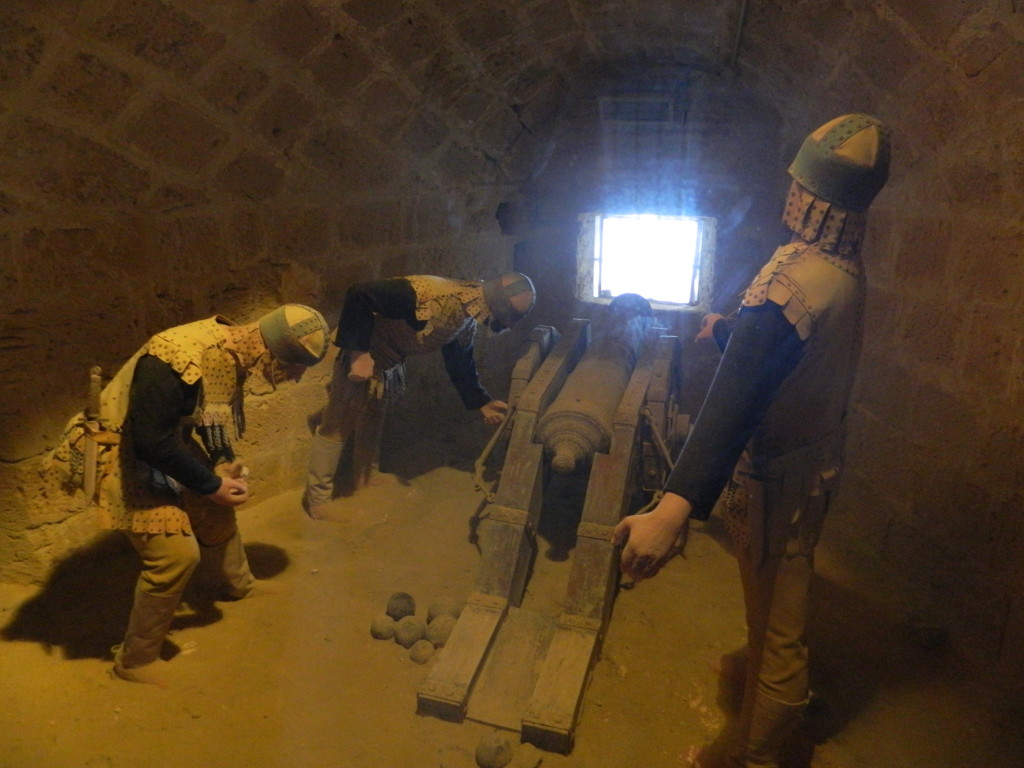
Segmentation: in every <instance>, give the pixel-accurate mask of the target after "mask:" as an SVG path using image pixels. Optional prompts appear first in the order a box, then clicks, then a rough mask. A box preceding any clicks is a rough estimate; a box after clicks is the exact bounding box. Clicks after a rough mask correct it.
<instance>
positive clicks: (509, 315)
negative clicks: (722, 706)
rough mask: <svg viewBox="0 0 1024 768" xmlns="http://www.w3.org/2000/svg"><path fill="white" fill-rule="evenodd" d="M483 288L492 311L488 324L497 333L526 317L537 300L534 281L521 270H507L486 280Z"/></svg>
mask: <svg viewBox="0 0 1024 768" xmlns="http://www.w3.org/2000/svg"><path fill="white" fill-rule="evenodd" d="M483 289H484V303H486V304H487V308H488V309H489V310H490V311H491V317H490V319H489V320H488V321H487V326H488V327H489V328H490V329H491V330H492V331H494V332H495V333H501V332H502V331H504V330H506V329H507V328H509V327H511V326H512V325H513V324H514V323H516V322H518V321H520V320H522V319H523V318H524V317H526V316H527V315H528V314H529V313H530V310H531V309H533V305H534V304H535V303H536V301H537V291H536V290H535V289H534V287H533V281H532V280H531V279H530V278H528V277H527V276H526V275H524V274H522V273H520V272H507V273H505V274H504V275H502V276H501V277H495V278H492V279H491V280H485V281H484V284H483ZM513 302H514V303H513Z"/></svg>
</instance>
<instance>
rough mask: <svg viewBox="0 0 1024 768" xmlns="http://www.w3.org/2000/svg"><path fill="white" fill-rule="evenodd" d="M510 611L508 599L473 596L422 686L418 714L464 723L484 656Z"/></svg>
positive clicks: (419, 693) (417, 702) (417, 703)
mask: <svg viewBox="0 0 1024 768" xmlns="http://www.w3.org/2000/svg"><path fill="white" fill-rule="evenodd" d="M507 611H508V602H507V601H505V600H500V599H496V598H493V597H489V596H486V595H480V594H475V595H471V596H470V598H469V600H468V601H467V603H466V605H465V607H464V608H463V609H462V613H461V615H460V616H459V620H458V621H457V622H456V623H455V627H454V628H453V629H452V633H451V635H450V636H449V638H448V642H447V643H445V646H444V649H443V650H442V651H441V653H440V655H439V657H438V659H437V663H436V664H435V665H434V667H433V669H432V670H431V671H430V674H429V675H428V676H427V678H426V679H425V680H424V681H423V683H422V684H421V685H420V689H419V691H418V692H417V694H416V712H417V713H419V714H421V715H433V716H434V717H438V718H440V719H442V720H450V721H453V722H457V723H459V722H462V720H463V718H464V717H465V713H466V705H467V702H468V701H469V696H470V693H471V692H472V689H473V684H474V682H475V681H476V678H477V675H478V673H479V670H480V666H481V664H482V663H483V659H484V656H485V655H486V654H487V650H488V648H490V646H491V643H492V641H493V639H494V635H495V633H496V632H497V630H498V627H499V625H500V623H501V620H502V619H503V618H504V617H505V614H506V613H507Z"/></svg>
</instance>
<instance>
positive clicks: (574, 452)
mask: <svg viewBox="0 0 1024 768" xmlns="http://www.w3.org/2000/svg"><path fill="white" fill-rule="evenodd" d="M653 321H654V312H653V310H652V309H651V305H650V303H649V302H648V301H647V300H646V299H645V298H643V297H642V296H639V295H637V294H635V293H626V294H622V295H621V296H617V297H616V298H615V299H613V300H612V302H611V304H609V306H608V314H607V316H606V318H605V322H604V323H602V331H601V332H600V333H598V334H595V337H596V338H595V340H594V341H593V342H591V345H590V347H589V348H588V349H587V351H586V352H585V353H584V354H583V357H582V358H580V361H579V363H577V364H576V367H575V369H573V371H572V373H570V374H569V376H568V377H567V378H566V380H565V384H563V385H562V389H561V391H560V392H559V394H558V397H557V398H555V400H554V402H553V403H551V405H550V407H549V408H548V409H547V411H546V412H545V413H544V415H543V416H542V417H541V419H540V422H539V423H538V425H537V438H538V439H539V440H540V442H542V443H543V444H544V450H545V453H546V454H547V456H548V457H549V459H550V461H551V468H552V469H553V470H554V471H555V472H558V473H559V474H569V473H571V472H573V471H575V469H576V468H577V467H578V466H580V465H581V464H583V463H586V462H589V461H590V459H591V458H592V457H593V455H594V454H595V453H598V452H600V453H605V452H607V451H608V447H609V445H610V444H611V439H612V429H613V427H614V423H613V422H614V418H615V411H616V409H617V408H618V405H619V400H621V399H622V395H623V393H624V392H625V390H626V387H627V385H628V384H629V379H630V377H631V376H632V374H633V368H634V367H635V366H636V361H637V358H638V357H639V354H640V351H641V348H642V346H643V343H644V338H645V337H646V335H647V331H648V329H649V328H650V327H651V325H652V323H653Z"/></svg>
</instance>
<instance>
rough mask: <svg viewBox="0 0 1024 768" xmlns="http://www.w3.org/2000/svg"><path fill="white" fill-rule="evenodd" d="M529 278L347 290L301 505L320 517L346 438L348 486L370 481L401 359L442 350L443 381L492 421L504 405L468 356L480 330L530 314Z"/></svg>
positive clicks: (396, 393) (430, 279)
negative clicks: (350, 458) (350, 453)
mask: <svg viewBox="0 0 1024 768" xmlns="http://www.w3.org/2000/svg"><path fill="white" fill-rule="evenodd" d="M535 300H536V292H535V291H534V287H533V283H532V282H531V281H530V278H528V277H526V276H525V275H522V274H519V273H518V272H509V273H507V274H505V275H502V276H501V277H496V278H493V279H491V280H487V281H485V282H479V281H458V280H449V279H446V278H443V277H434V276H431V275H414V276H410V277H396V278H391V279H386V280H374V281H371V282H366V283H359V284H357V285H353V286H352V287H351V288H349V290H348V292H347V293H346V294H345V303H344V305H343V307H342V310H341V318H340V320H339V322H338V330H337V335H336V338H335V342H334V343H335V344H336V345H337V346H338V347H339V352H338V357H337V360H336V361H335V365H334V373H333V376H332V379H331V384H330V387H329V389H328V401H327V405H326V407H325V408H324V410H323V413H322V418H321V422H320V424H319V426H318V428H317V431H316V434H315V435H314V436H313V448H312V452H311V455H310V459H309V474H308V478H307V481H306V491H305V494H304V495H303V499H302V506H303V508H304V509H305V510H306V512H307V514H309V516H310V517H313V518H317V519H320V518H323V517H324V515H325V510H324V507H325V505H326V504H327V503H328V502H329V501H330V500H331V498H332V497H333V494H334V476H335V473H336V472H337V470H338V464H339V462H340V460H341V456H342V452H343V450H344V448H345V443H346V441H348V440H350V439H351V440H352V441H353V446H352V447H353V464H354V470H355V484H356V488H357V489H358V488H360V487H362V486H364V485H365V484H366V483H367V482H369V480H370V478H371V476H372V474H373V473H374V472H375V471H376V468H377V466H378V461H379V457H378V454H379V450H380V437H381V429H382V428H383V423H384V414H385V411H386V409H387V406H388V404H389V403H393V402H397V400H398V399H399V398H400V397H401V395H402V391H403V389H404V375H405V369H404V366H403V361H404V360H405V358H406V357H408V356H409V355H417V354H425V353H427V352H431V351H433V350H436V349H440V350H441V355H442V356H443V358H444V364H445V369H446V370H447V372H448V377H449V378H450V379H451V382H452V384H453V385H454V386H455V389H456V391H457V392H458V394H459V397H460V398H461V400H462V403H463V405H465V406H466V408H467V409H469V410H474V409H476V410H479V411H480V414H481V415H482V416H483V419H484V421H485V422H486V423H488V424H499V423H500V422H501V420H502V417H503V416H504V413H505V411H506V410H507V408H508V406H507V404H506V403H504V402H502V401H500V400H495V399H493V398H492V397H491V396H490V395H489V394H488V393H487V391H486V390H485V389H484V387H483V386H482V385H481V384H480V378H479V376H478V374H477V370H476V362H475V360H474V358H473V338H474V336H475V334H476V329H477V326H478V325H481V324H482V325H484V326H486V327H487V328H489V329H490V330H491V331H492V332H493V333H501V332H502V331H504V330H506V329H508V328H509V327H510V326H512V325H513V324H515V323H516V322H518V321H519V320H521V319H522V318H524V317H525V316H526V315H527V314H528V313H529V311H530V310H531V309H532V308H533V305H534V302H535Z"/></svg>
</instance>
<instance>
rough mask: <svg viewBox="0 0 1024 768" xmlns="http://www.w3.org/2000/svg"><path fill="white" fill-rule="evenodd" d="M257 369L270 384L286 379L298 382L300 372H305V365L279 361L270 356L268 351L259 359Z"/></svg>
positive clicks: (273, 384)
mask: <svg viewBox="0 0 1024 768" xmlns="http://www.w3.org/2000/svg"><path fill="white" fill-rule="evenodd" d="M259 371H260V373H261V374H262V375H263V378H265V379H266V380H267V381H268V382H269V383H270V384H271V386H274V387H276V386H277V385H278V384H284V383H285V382H286V381H292V382H296V383H298V381H299V380H300V379H301V378H302V374H304V373H305V372H306V366H304V365H300V364H298V363H281V362H278V361H277V360H275V359H274V358H273V357H271V355H270V353H269V352H268V353H267V354H266V355H264V356H263V359H262V360H260V365H259Z"/></svg>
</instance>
